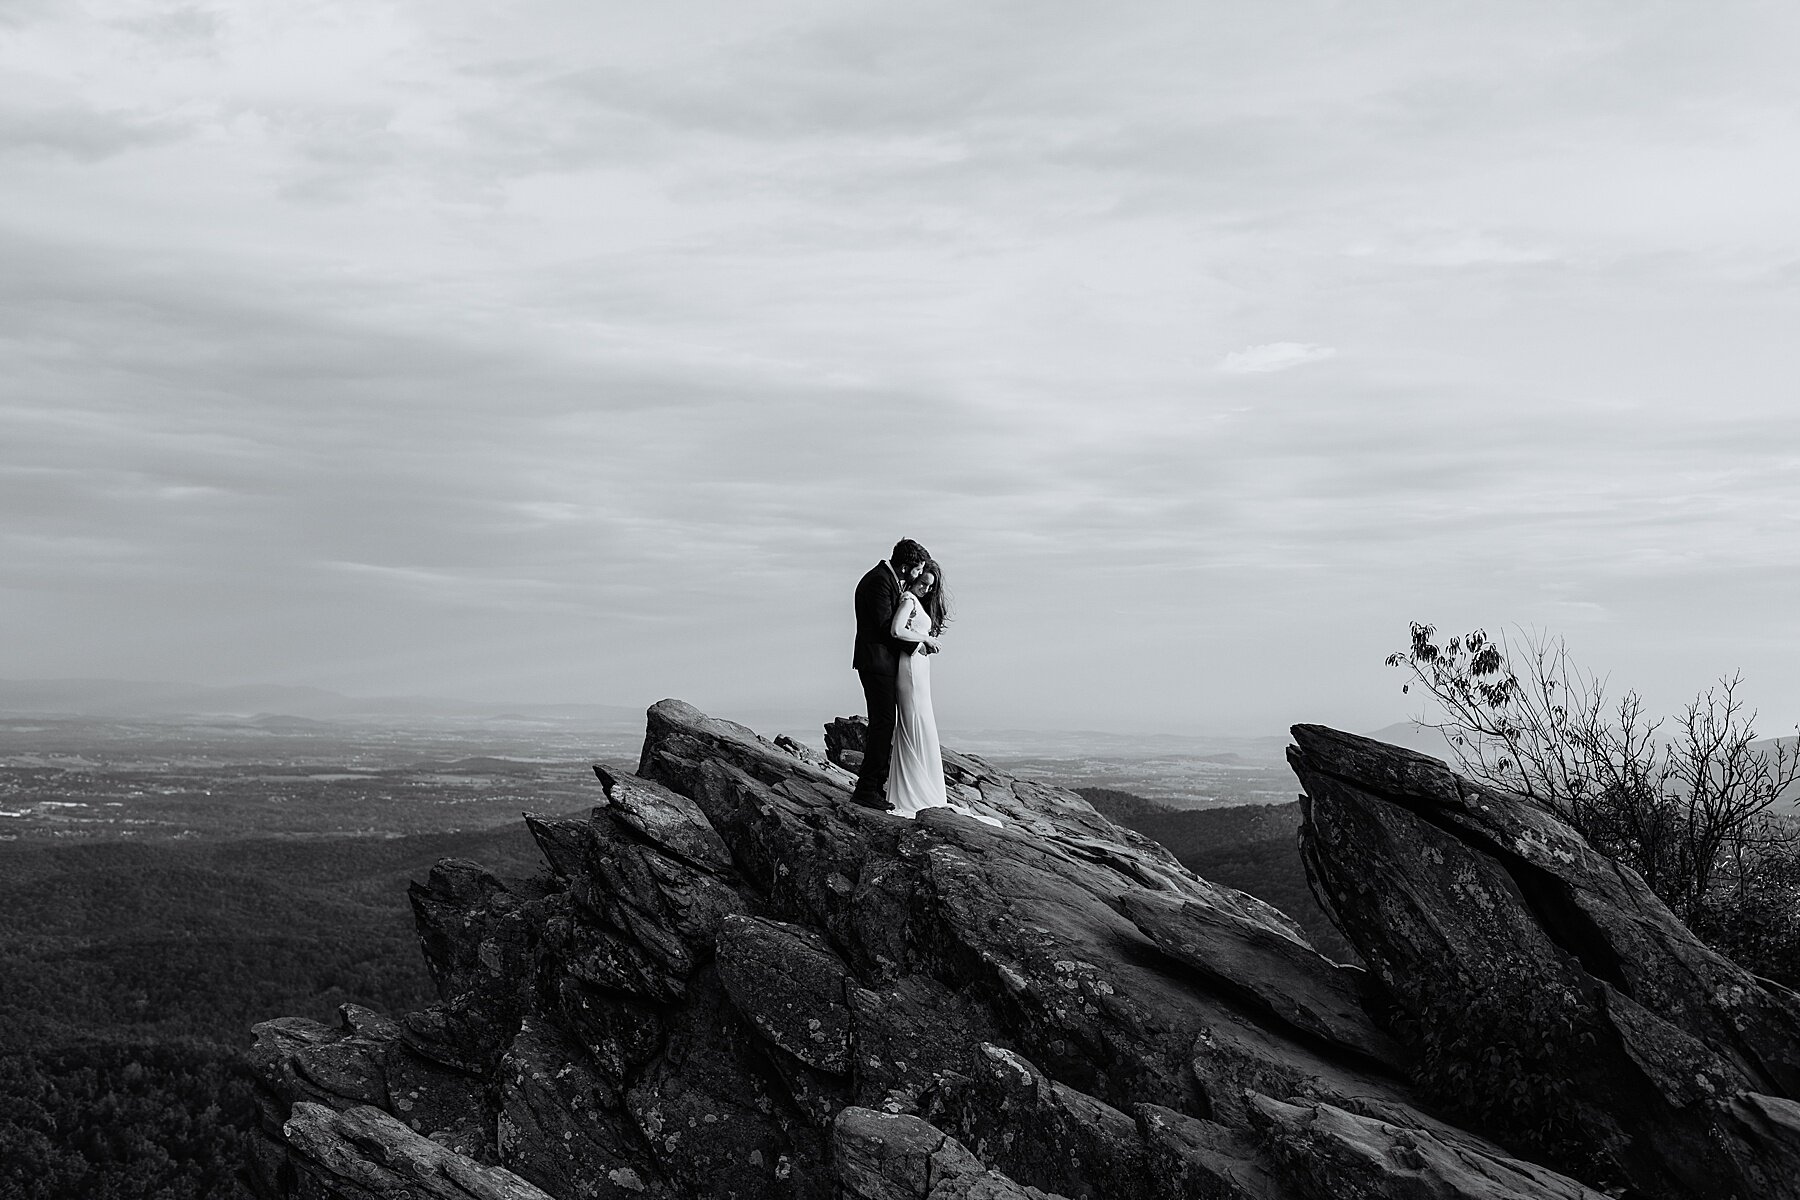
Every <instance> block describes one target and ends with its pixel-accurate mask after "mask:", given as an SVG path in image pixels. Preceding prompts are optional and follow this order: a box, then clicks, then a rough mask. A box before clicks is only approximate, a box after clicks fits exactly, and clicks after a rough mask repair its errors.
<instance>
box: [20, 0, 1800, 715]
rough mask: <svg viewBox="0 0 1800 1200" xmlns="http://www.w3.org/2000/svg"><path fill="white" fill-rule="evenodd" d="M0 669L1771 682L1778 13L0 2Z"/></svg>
mask: <svg viewBox="0 0 1800 1200" xmlns="http://www.w3.org/2000/svg"><path fill="white" fill-rule="evenodd" d="M0 35H3V36H0V182H3V184H4V187H5V194H6V196H7V203H6V204H5V205H4V206H0V629H4V630H5V635H4V637H0V677H11V678H16V679H29V678H51V679H54V678H123V679H133V678H137V679H149V680H159V679H191V680H194V681H195V682H196V683H198V684H203V685H206V686H234V685H250V686H272V685H281V686H312V687H319V688H324V689H328V690H332V691H337V692H342V693H346V694H352V695H356V694H360V695H364V696H384V695H385V696H408V695H419V696H445V697H469V696H474V697H481V696H504V697H507V698H509V700H508V702H509V703H538V704H546V703H590V704H613V705H621V706H632V707H637V706H641V705H642V704H644V703H648V702H650V701H653V700H656V699H660V698H663V697H665V696H676V697H680V698H682V699H686V700H688V701H690V702H691V703H694V704H695V705H697V706H699V707H700V708H702V709H704V710H706V711H709V712H715V713H718V714H720V715H731V714H734V713H743V712H762V711H769V712H785V711H792V712H806V711H814V710H824V711H827V712H835V713H849V712H854V711H857V710H858V709H859V708H860V706H861V696H860V692H859V690H858V687H857V683H856V679H855V676H854V675H853V674H852V672H851V671H850V669H849V657H850V639H851V615H850V593H851V589H852V587H853V585H854V583H855V580H856V578H857V576H858V575H859V574H860V573H861V572H862V571H864V570H866V569H867V568H868V567H869V566H870V565H871V564H873V563H874V562H875V561H876V560H877V559H878V558H879V557H881V556H882V555H883V554H885V552H886V551H887V550H888V548H889V547H890V546H891V545H892V544H893V542H894V541H895V540H896V539H897V538H899V537H902V536H911V537H916V538H918V539H919V540H921V541H923V542H924V543H925V544H926V545H927V546H929V547H930V548H931V549H932V550H933V551H934V552H935V553H936V554H937V556H938V557H939V558H940V559H941V560H942V562H943V564H944V567H945V574H946V577H947V582H948V583H949V585H950V588H951V591H952V593H953V595H954V597H955V600H956V602H957V605H958V613H957V619H956V621H955V622H954V623H953V625H952V626H951V628H950V629H949V631H948V633H947V635H946V638H945V652H944V654H943V655H942V657H941V658H940V659H939V660H938V662H937V664H936V668H935V675H936V684H937V688H936V703H937V710H938V717H939V720H940V722H941V723H942V724H943V725H944V726H945V727H946V728H949V729H958V728H962V729H968V728H995V729H1004V728H1011V729H1058V728H1070V729H1095V730H1109V729H1115V730H1116V729H1124V730H1153V731H1159V732H1178V731H1183V730H1205V731H1207V732H1208V734H1211V735H1245V736H1249V735H1259V734H1263V733H1267V732H1270V731H1275V732H1279V731H1280V730H1282V729H1285V727H1286V726H1287V725H1289V724H1291V723H1295V722H1320V723H1325V724H1331V725H1335V726H1339V727H1342V728H1349V729H1356V730H1363V731H1366V730H1372V729H1377V728H1380V727H1382V726H1385V725H1387V724H1389V723H1391V722H1394V721H1398V720H1401V719H1404V718H1406V717H1410V716H1413V715H1416V714H1417V713H1418V712H1419V711H1420V710H1419V708H1418V705H1417V703H1416V700H1415V698H1412V697H1407V696H1403V695H1402V694H1401V692H1400V684H1401V682H1402V679H1401V676H1400V675H1399V673H1398V672H1395V671H1393V670H1390V669H1388V668H1385V667H1384V666H1383V665H1382V658H1383V656H1384V655H1385V654H1386V653H1388V652H1389V651H1392V650H1396V649H1400V648H1402V647H1403V646H1404V644H1405V641H1406V632H1407V624H1408V622H1409V621H1413V620H1422V621H1430V622H1433V623H1435V624H1437V625H1438V626H1439V627H1440V628H1443V629H1444V630H1445V631H1446V632H1461V631H1463V630H1466V629H1468V628H1471V627H1474V626H1478V625H1479V626H1485V627H1487V628H1488V629H1489V630H1490V631H1491V632H1497V631H1498V630H1499V629H1500V628H1501V627H1504V626H1508V625H1510V624H1513V623H1518V624H1522V625H1525V626H1530V627H1536V628H1540V629H1545V630H1548V631H1551V632H1558V633H1563V634H1565V635H1567V637H1568V639H1569V643H1570V647H1571V650H1572V651H1573V653H1574V655H1575V657H1576V658H1577V659H1578V661H1580V662H1581V663H1582V664H1584V665H1585V666H1587V667H1589V668H1590V669H1592V670H1594V671H1595V672H1598V673H1601V674H1606V675H1610V676H1611V678H1612V679H1613V681H1614V682H1615V684H1616V685H1617V686H1619V687H1636V688H1638V689H1640V690H1641V691H1642V692H1643V693H1644V694H1645V697H1646V700H1647V703H1648V706H1649V708H1650V709H1651V710H1652V711H1654V712H1659V713H1660V712H1668V711H1672V710H1675V709H1677V708H1678V707H1679V706H1680V705H1681V704H1682V703H1683V702H1684V701H1685V700H1686V699H1687V698H1688V697H1689V696H1691V695H1692V694H1693V693H1694V692H1695V691H1697V690H1698V689H1700V688H1702V687H1704V686H1705V685H1707V684H1708V683H1709V682H1710V681H1712V680H1713V679H1714V678H1716V677H1717V676H1718V675H1719V674H1720V673H1723V672H1730V671H1732V670H1736V669H1740V668H1741V669H1742V670H1743V671H1744V673H1745V677H1746V679H1745V687H1744V690H1743V694H1744V695H1745V696H1747V697H1748V698H1749V700H1750V701H1751V703H1752V705H1753V706H1755V707H1757V708H1759V709H1760V710H1761V713H1762V720H1761V722H1760V728H1761V732H1762V733H1764V734H1765V735H1778V734H1782V733H1784V732H1787V731H1788V730H1789V729H1790V728H1791V726H1792V724H1793V723H1794V721H1795V720H1796V719H1800V633H1797V632H1796V631H1795V629H1794V624H1793V621H1792V619H1791V616H1790V612H1791V609H1792V606H1793V597H1794V594H1795V592H1796V586H1795V585H1796V582H1800V538H1796V537H1795V536H1794V534H1795V533H1796V531H1797V529H1800V406H1796V405H1795V403H1794V392H1795V384H1796V381H1800V342H1797V341H1796V340H1795V339H1794V338H1793V336H1792V331H1793V329H1794V328H1796V327H1797V326H1800V229H1797V228H1796V226H1795V223H1794V221H1793V216H1792V214H1793V213H1794V212H1795V211H1796V210H1800V158H1796V156H1795V155H1794V154H1793V148H1794V145H1795V144H1796V134H1797V133H1800V128H1797V126H1800V116H1796V114H1797V113H1800V78H1797V77H1796V73H1795V72H1794V70H1793V61H1794V53H1795V51H1796V50H1797V49H1800V10H1790V9H1782V8H1779V7H1771V6H1768V5H1762V4H1754V3H1747V2H1746V3H1733V2H1727V3H1721V4H1718V5H1709V6H1706V7H1705V8H1698V7H1687V8H1683V7H1680V6H1676V7H1668V6H1663V7H1651V8H1645V7H1644V6H1640V5H1628V4H1623V3H1616V2H1612V3H1579V4H1563V5H1544V4H1519V5H1509V6H1505V7H1503V8H1497V9H1492V10H1483V11H1482V12H1481V13H1480V14H1476V13H1475V12H1473V11H1471V10H1466V9H1461V8H1447V7H1444V6H1437V5H1427V4H1419V3H1411V4H1408V3H1375V4H1366V5H1358V6H1343V5H1334V4H1325V3H1301V4H1297V5H1289V6H1279V7H1268V6H1263V7H1256V6H1250V7H1241V6H1234V7H1231V8H1226V7H1224V6H1220V5H1205V4H1203V5H1192V4H1147V5H1143V6H1134V7H1133V8H1132V9H1130V10H1129V11H1125V12H1121V11H1113V10H1104V11H1103V10H1100V9H1094V8H1090V7H1087V6H1080V5H1062V4H1049V5H1031V6H1025V5H1010V4H990V5H982V6H975V7H970V6H963V5H925V6H916V5H915V6H910V7H908V8H907V9H905V10H903V11H902V10H896V9H893V8H891V7H887V6H881V5H870V4H854V3H852V4H832V5H823V4H816V3H802V2H798V0H784V2H782V3H778V4H774V5H768V6H744V5H729V4H721V3H695V4H686V5H680V6H674V7H669V6H653V7H648V8H646V7H643V6H635V5H621V4H615V3H601V4H573V3H569V2H568V0H532V2H528V3H525V4H522V5H515V6H509V7H508V8H506V9H505V10H499V9H494V8H492V7H488V6H481V5H471V4H463V3H457V2H456V0H447V2H444V3H434V4H422V3H418V2H417V0H394V2H392V3H384V4H376V5H372V6H358V7H356V8H354V9H351V8H345V7H342V6H339V5H336V4H331V3H325V2H324V0H299V2H297V3H295V4H291V5H287V6H283V7H281V8H279V9H267V10H262V9H254V10H253V9H246V8H244V7H242V6H231V5H224V4H219V3H213V2H211V0H196V2H193V3H188V2H182V3H175V2H164V0H129V2H127V0H101V2H99V3H95V4H90V5H83V6H79V7H69V6H56V5H49V4H42V3H37V2H35V0H25V2H22V3H21V2H16V0H14V2H8V0H0Z"/></svg>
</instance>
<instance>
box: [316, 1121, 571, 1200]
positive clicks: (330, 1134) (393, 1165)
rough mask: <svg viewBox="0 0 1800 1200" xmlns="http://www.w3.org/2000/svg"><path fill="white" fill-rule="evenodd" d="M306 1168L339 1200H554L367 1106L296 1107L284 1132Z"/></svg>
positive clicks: (496, 1168) (534, 1188)
mask: <svg viewBox="0 0 1800 1200" xmlns="http://www.w3.org/2000/svg"><path fill="white" fill-rule="evenodd" d="M282 1133H283V1135H284V1136H285V1137H286V1139H287V1144H288V1145H289V1146H290V1147H292V1148H293V1150H294V1152H295V1155H296V1157H297V1160H298V1161H301V1162H303V1163H305V1164H306V1169H308V1170H311V1171H317V1172H318V1173H319V1177H320V1178H322V1179H323V1180H325V1181H327V1186H328V1187H331V1188H333V1189H334V1190H335V1191H336V1192H337V1193H338V1194H349V1195H355V1194H356V1193H355V1192H349V1191H347V1187H346V1185H348V1187H349V1188H356V1189H359V1190H360V1191H361V1193H362V1195H364V1196H379V1197H387V1196H431V1197H434V1198H435V1200H553V1198H552V1197H550V1196H549V1195H547V1194H546V1193H545V1192H543V1191H541V1190H540V1189H538V1188H536V1187H533V1186H532V1185H531V1184H529V1183H527V1182H526V1181H525V1180H523V1179H520V1178H519V1177H518V1176H517V1175H514V1174H513V1173H512V1172H511V1171H508V1170H506V1169H505V1168H503V1167H488V1166H483V1165H481V1164H480V1163H477V1162H474V1161H472V1160H471V1159H469V1158H467V1157H466V1156H464V1155H462V1154H458V1153H457V1152H456V1151H455V1150H452V1149H449V1148H447V1147H445V1146H441V1145H439V1144H438V1143H436V1142H434V1141H432V1140H431V1139H430V1138H425V1137H420V1136H419V1135H418V1134H417V1133H414V1132H413V1131H412V1130H410V1129H408V1128H407V1127H406V1126H405V1125H402V1124H401V1123H400V1122H399V1121H396V1120H395V1119H394V1118H393V1117H391V1116H389V1115H388V1114H387V1113H385V1112H382V1111H381V1110H380V1109H378V1108H371V1107H369V1106H368V1105H357V1106H355V1107H353V1108H348V1109H345V1110H343V1111H342V1112H340V1111H338V1110H337V1109H334V1108H330V1107H328V1106H326V1105H323V1104H310V1103H307V1102H305V1101H302V1102H300V1103H298V1104H296V1105H294V1111H293V1113H292V1115H290V1116H289V1117H288V1119H287V1123H286V1124H285V1125H284V1126H283V1127H282Z"/></svg>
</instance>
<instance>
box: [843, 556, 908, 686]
mask: <svg viewBox="0 0 1800 1200" xmlns="http://www.w3.org/2000/svg"><path fill="white" fill-rule="evenodd" d="M899 608H900V580H899V579H898V578H897V577H896V576H895V575H894V571H893V568H891V567H889V566H888V564H887V563H885V562H878V563H876V564H875V565H874V566H873V567H871V568H870V569H869V573H868V574H866V575H864V576H863V577H862V578H861V579H860V580H858V581H857V584H856V653H855V655H854V656H853V657H852V658H851V660H850V665H851V666H852V667H854V668H855V669H856V670H858V671H872V672H874V673H875V674H877V675H898V674H899V673H900V656H901V655H902V654H911V653H912V652H913V649H914V648H915V647H916V646H917V645H918V643H917V642H908V641H903V640H902V639H900V638H897V637H895V636H894V613H895V612H896V611H897V610H898V609H899Z"/></svg>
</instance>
